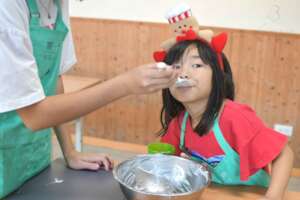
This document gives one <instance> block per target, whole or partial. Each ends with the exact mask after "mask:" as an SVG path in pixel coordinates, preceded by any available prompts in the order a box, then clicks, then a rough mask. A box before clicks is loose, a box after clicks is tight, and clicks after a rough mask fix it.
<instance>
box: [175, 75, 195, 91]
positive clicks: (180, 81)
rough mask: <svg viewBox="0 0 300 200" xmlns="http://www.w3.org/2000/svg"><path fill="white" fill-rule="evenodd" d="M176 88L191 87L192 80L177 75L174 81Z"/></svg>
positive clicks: (192, 84)
mask: <svg viewBox="0 0 300 200" xmlns="http://www.w3.org/2000/svg"><path fill="white" fill-rule="evenodd" d="M175 86H176V88H178V89H181V88H191V87H193V86H194V82H193V81H192V80H190V79H186V78H180V77H178V78H177V80H176V83H175Z"/></svg>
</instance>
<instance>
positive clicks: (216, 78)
mask: <svg viewBox="0 0 300 200" xmlns="http://www.w3.org/2000/svg"><path fill="white" fill-rule="evenodd" d="M185 35H187V33H186V34H185ZM183 38H184V37H183ZM186 38H189V39H183V40H181V41H179V42H177V43H176V44H175V45H173V46H172V47H171V48H170V49H169V50H168V52H166V56H165V58H164V62H165V63H167V64H169V65H172V66H173V67H174V68H175V69H176V70H178V74H179V77H180V78H181V79H185V80H186V81H188V84H185V85H178V84H176V83H175V84H173V85H172V86H171V87H170V88H168V89H164V90H163V92H162V96H163V108H162V115H161V116H162V119H161V120H162V125H163V132H162V138H161V141H162V142H166V143H169V144H172V145H174V146H175V147H176V154H177V155H181V156H183V155H188V156H190V157H191V158H192V159H194V160H197V161H200V162H204V163H206V164H207V165H208V167H209V168H210V169H211V172H212V181H213V182H215V183H219V184H226V185H260V186H265V187H268V190H267V192H266V194H265V198H264V199H274V200H275V199H282V198H283V195H284V191H285V189H286V186H287V184H288V180H289V175H290V171H291V168H292V163H293V153H292V151H291V149H290V147H289V146H288V145H287V137H286V136H284V135H282V134H280V133H277V132H276V131H274V130H272V129H270V128H268V127H266V126H265V124H264V123H263V122H262V121H261V119H260V118H259V117H258V116H257V115H256V114H255V112H254V111H253V110H252V109H251V108H250V107H249V106H247V105H244V104H240V103H238V102H235V101H234V83H233V80H232V73H231V69H230V65H229V63H228V61H227V59H226V57H225V55H224V54H223V53H220V54H219V55H218V53H216V51H215V49H213V47H212V45H211V44H209V43H208V42H206V41H205V40H203V39H201V38H194V39H191V38H190V37H186ZM218 56H219V57H220V56H221V57H220V59H218ZM269 164H271V165H272V170H271V173H270V174H269V173H268V172H267V171H266V170H265V168H266V167H267V166H268V165H269Z"/></svg>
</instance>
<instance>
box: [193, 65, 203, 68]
mask: <svg viewBox="0 0 300 200" xmlns="http://www.w3.org/2000/svg"><path fill="white" fill-rule="evenodd" d="M202 66H203V65H202V64H193V65H192V67H193V68H199V67H202Z"/></svg>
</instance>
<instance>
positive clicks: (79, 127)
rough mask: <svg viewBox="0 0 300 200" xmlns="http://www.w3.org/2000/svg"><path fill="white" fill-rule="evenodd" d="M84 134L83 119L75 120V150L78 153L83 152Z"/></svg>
mask: <svg viewBox="0 0 300 200" xmlns="http://www.w3.org/2000/svg"><path fill="white" fill-rule="evenodd" d="M82 132H83V118H82V117H80V118H78V119H76V120H75V149H76V150H77V151H78V152H81V151H82Z"/></svg>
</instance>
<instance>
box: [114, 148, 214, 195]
mask: <svg viewBox="0 0 300 200" xmlns="http://www.w3.org/2000/svg"><path fill="white" fill-rule="evenodd" d="M157 155H162V156H168V157H170V156H171V157H176V159H180V160H184V161H185V162H186V161H188V162H192V163H194V164H196V165H199V167H202V168H203V169H204V170H205V171H207V172H208V176H207V183H206V184H205V185H204V186H203V187H202V188H201V189H197V190H192V191H189V192H183V193H178V194H153V193H150V192H144V191H138V190H135V189H134V188H133V187H131V186H128V185H125V183H124V182H123V181H122V180H120V179H119V177H118V176H117V170H118V169H119V167H120V166H121V165H123V164H124V163H126V162H129V161H131V160H133V159H135V158H138V157H154V156H157ZM112 173H113V177H114V179H115V180H116V181H118V183H119V184H121V185H123V186H124V187H126V188H129V189H131V190H133V191H135V192H139V193H141V194H146V195H151V196H161V197H176V196H185V195H189V194H193V193H195V192H200V191H202V190H204V189H205V188H207V187H208V186H209V185H210V183H211V172H210V170H209V169H208V167H207V166H205V165H203V164H201V163H198V162H195V161H193V160H190V159H186V158H182V157H179V156H176V155H165V154H159V153H158V154H139V155H136V156H133V157H131V158H128V159H126V160H124V161H122V162H120V163H119V164H118V165H117V166H116V167H114V169H113V171H112Z"/></svg>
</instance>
